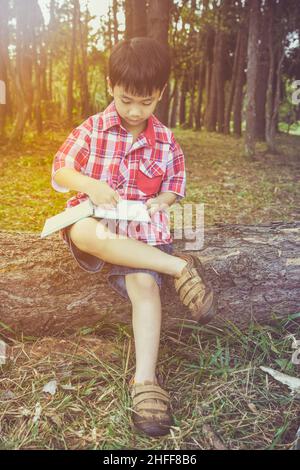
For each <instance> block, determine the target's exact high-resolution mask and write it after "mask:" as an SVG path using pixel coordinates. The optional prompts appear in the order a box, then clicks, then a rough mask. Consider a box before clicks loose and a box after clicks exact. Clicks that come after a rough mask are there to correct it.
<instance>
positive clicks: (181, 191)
mask: <svg viewBox="0 0 300 470" xmlns="http://www.w3.org/2000/svg"><path fill="white" fill-rule="evenodd" d="M161 192H162V193H166V192H171V193H175V194H177V198H176V202H178V201H180V199H182V198H183V197H185V195H186V171H185V161H184V155H183V151H182V149H181V147H180V145H179V144H178V143H177V142H176V140H175V138H174V137H173V139H172V143H171V146H170V151H169V156H168V162H167V169H166V173H165V175H164V178H163V182H162V185H161Z"/></svg>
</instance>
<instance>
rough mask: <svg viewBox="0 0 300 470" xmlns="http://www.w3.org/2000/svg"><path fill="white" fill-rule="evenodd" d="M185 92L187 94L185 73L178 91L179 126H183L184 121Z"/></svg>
mask: <svg viewBox="0 0 300 470" xmlns="http://www.w3.org/2000/svg"><path fill="white" fill-rule="evenodd" d="M186 92H187V79H186V73H184V76H183V78H182V82H181V90H180V105H179V123H180V125H181V126H184V125H185V121H186Z"/></svg>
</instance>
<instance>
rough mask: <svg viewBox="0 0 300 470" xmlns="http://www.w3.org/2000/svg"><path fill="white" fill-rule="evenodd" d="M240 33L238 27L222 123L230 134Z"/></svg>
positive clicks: (226, 132) (225, 131)
mask: <svg viewBox="0 0 300 470" xmlns="http://www.w3.org/2000/svg"><path fill="white" fill-rule="evenodd" d="M241 35H242V31H241V28H240V29H239V31H238V33H237V38H236V46H235V51H234V60H233V67H232V76H231V82H230V91H229V97H228V102H227V106H226V113H225V123H224V133H225V134H230V122H231V112H232V105H233V98H234V92H235V88H236V82H237V73H238V62H239V55H240V48H241Z"/></svg>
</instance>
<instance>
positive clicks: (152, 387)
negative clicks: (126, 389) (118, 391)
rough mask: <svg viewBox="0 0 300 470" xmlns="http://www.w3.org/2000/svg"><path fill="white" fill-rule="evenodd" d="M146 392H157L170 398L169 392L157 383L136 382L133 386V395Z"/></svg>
mask: <svg viewBox="0 0 300 470" xmlns="http://www.w3.org/2000/svg"><path fill="white" fill-rule="evenodd" d="M144 392H157V393H160V394H161V395H163V396H165V397H166V398H169V393H168V392H166V391H165V390H163V389H162V388H161V387H160V386H159V385H156V384H135V385H133V388H132V393H133V396H136V395H138V394H140V393H144Z"/></svg>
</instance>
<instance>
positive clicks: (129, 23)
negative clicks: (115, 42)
mask: <svg viewBox="0 0 300 470" xmlns="http://www.w3.org/2000/svg"><path fill="white" fill-rule="evenodd" d="M124 11H125V39H126V40H128V39H131V38H132V37H133V11H132V2H131V0H125V1H124Z"/></svg>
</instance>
